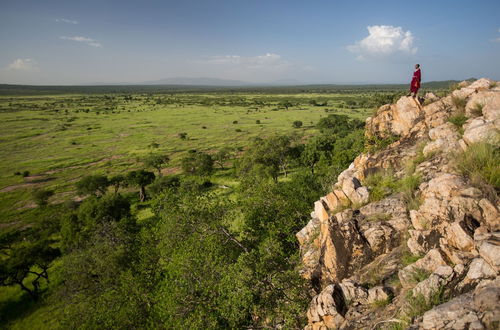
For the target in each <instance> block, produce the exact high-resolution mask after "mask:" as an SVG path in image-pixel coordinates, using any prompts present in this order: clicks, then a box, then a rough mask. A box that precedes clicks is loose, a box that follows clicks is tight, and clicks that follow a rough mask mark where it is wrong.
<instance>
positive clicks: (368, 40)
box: [347, 25, 417, 59]
mask: <svg viewBox="0 0 500 330" xmlns="http://www.w3.org/2000/svg"><path fill="white" fill-rule="evenodd" d="M367 29H368V36H367V37H365V38H364V39H363V40H360V41H357V42H356V43H355V44H354V45H349V46H347V49H348V50H349V51H350V52H352V53H355V54H358V59H365V58H380V57H385V56H388V55H391V54H396V53H398V54H403V55H412V54H415V53H416V52H417V47H414V45H413V40H414V38H413V34H412V33H411V32H410V31H404V30H403V28H402V27H400V26H392V25H372V26H368V27H367Z"/></svg>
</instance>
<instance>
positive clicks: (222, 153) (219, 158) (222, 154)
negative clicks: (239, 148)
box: [213, 147, 233, 169]
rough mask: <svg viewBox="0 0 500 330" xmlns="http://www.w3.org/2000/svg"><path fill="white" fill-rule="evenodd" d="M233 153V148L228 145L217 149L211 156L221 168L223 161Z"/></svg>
mask: <svg viewBox="0 0 500 330" xmlns="http://www.w3.org/2000/svg"><path fill="white" fill-rule="evenodd" d="M232 155H233V149H232V148H229V147H224V148H221V149H219V150H218V151H217V152H216V153H215V155H214V156H213V159H214V162H215V163H216V164H217V165H219V166H220V168H221V169H224V163H225V162H226V161H227V160H228V159H229V158H231V156H232Z"/></svg>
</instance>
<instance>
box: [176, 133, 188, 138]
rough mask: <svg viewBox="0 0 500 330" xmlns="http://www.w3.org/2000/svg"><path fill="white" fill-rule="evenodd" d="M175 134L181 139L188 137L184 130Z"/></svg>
mask: <svg viewBox="0 0 500 330" xmlns="http://www.w3.org/2000/svg"><path fill="white" fill-rule="evenodd" d="M177 136H178V137H179V138H180V139H181V140H187V139H188V133H186V132H182V133H179V134H177Z"/></svg>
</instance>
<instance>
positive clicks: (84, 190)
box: [76, 174, 109, 196]
mask: <svg viewBox="0 0 500 330" xmlns="http://www.w3.org/2000/svg"><path fill="white" fill-rule="evenodd" d="M108 186H109V180H108V177H107V176H105V175H101V174H94V175H87V176H84V177H83V178H82V179H80V181H78V182H77V183H76V191H77V193H78V194H79V195H80V196H83V195H94V196H97V195H104V194H105V193H106V191H107V190H108Z"/></svg>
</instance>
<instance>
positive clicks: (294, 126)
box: [292, 120, 302, 128]
mask: <svg viewBox="0 0 500 330" xmlns="http://www.w3.org/2000/svg"><path fill="white" fill-rule="evenodd" d="M292 126H293V128H300V127H302V122H301V121H300V120H296V121H294V122H293V125H292Z"/></svg>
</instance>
